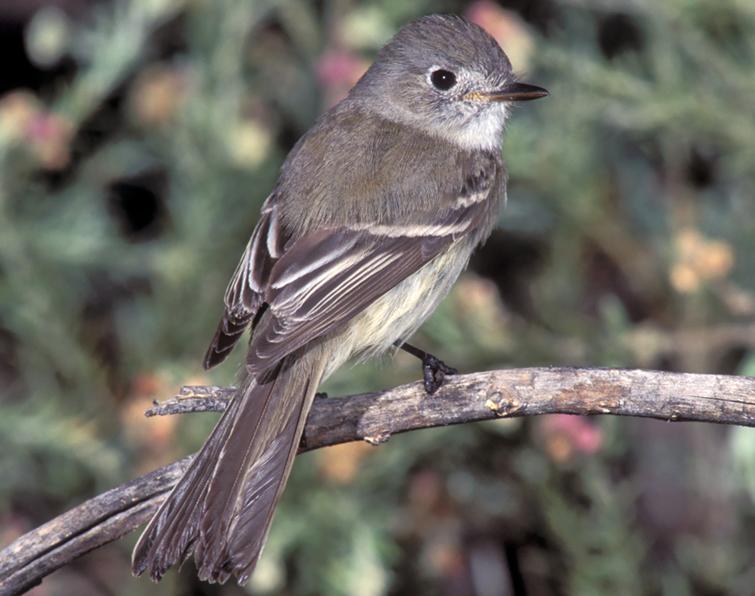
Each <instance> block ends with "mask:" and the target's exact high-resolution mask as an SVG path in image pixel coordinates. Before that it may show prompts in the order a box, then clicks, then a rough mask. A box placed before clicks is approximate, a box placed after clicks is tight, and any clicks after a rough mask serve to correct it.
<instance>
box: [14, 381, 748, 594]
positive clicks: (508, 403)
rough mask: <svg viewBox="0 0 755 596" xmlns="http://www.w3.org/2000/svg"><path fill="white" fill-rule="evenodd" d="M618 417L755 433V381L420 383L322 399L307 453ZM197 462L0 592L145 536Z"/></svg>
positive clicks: (59, 522) (179, 465)
mask: <svg viewBox="0 0 755 596" xmlns="http://www.w3.org/2000/svg"><path fill="white" fill-rule="evenodd" d="M232 395H233V389H232V388H222V387H184V388H183V389H182V390H181V393H180V394H179V395H178V396H176V397H174V398H172V399H170V400H168V401H166V402H163V403H157V404H156V405H155V406H154V407H153V408H151V409H150V410H148V412H147V415H148V416H156V415H166V414H177V413H185V412H205V411H222V410H223V409H224V408H225V405H226V403H227V401H228V399H229V398H230V397H231V396H232ZM555 413H560V414H614V415H619V416H642V417H648V418H658V419H660V420H669V421H681V420H696V421H700V422H717V423H725V424H738V425H742V426H755V377H733V376H725V375H698V374H684V373H666V372H655V371H641V370H620V369H573V368H527V369H516V370H503V371H492V372H485V373H475V374H470V375H461V376H455V377H452V378H449V379H448V382H447V384H446V385H445V386H443V387H442V388H441V389H440V390H439V391H438V392H437V393H436V394H435V395H433V396H432V397H428V396H426V395H425V393H424V390H423V388H422V386H421V384H419V383H413V384H411V385H403V386H401V387H396V388H395V389H391V390H388V391H384V392H380V393H369V394H363V395H354V396H350V397H344V398H340V399H317V400H315V403H314V406H313V408H312V412H311V414H310V416H309V419H308V420H307V426H306V429H305V432H304V437H303V439H302V447H301V450H302V451H307V450H310V449H317V448H319V447H325V446H327V445H335V444H337V443H345V442H348V441H355V440H364V441H369V442H370V443H373V444H379V443H383V442H385V441H386V440H388V438H390V436H391V435H393V434H396V433H401V432H405V431H409V430H413V429H419V428H429V427H434V426H446V425H449V424H461V423H464V422H474V421H478V420H489V419H494V418H502V417H515V416H531V415H537V414H555ZM190 460H191V458H190V457H187V458H184V459H182V460H181V461H178V462H176V463H173V464H171V465H169V466H166V467H164V468H161V469H159V470H156V471H154V472H151V473H150V474H147V475H145V476H142V477H140V478H137V479H135V480H132V481H131V482H129V483H127V484H124V485H122V486H119V487H117V488H114V489H112V490H110V491H108V492H106V493H104V494H102V495H99V496H97V497H95V498H93V499H90V500H89V501H87V502H85V503H83V504H82V505H79V506H78V507H75V508H74V509H71V510H70V511H68V512H67V513H64V514H63V515H61V516H59V517H57V518H55V519H53V520H52V521H50V522H48V523H46V524H44V525H43V526H41V527H39V528H37V529H35V530H32V531H31V532H29V533H27V534H25V535H23V536H21V537H20V538H18V539H17V540H16V541H15V542H13V543H12V544H10V545H9V546H8V547H6V548H5V549H4V550H3V551H2V552H0V594H2V595H5V594H19V593H21V592H23V591H25V590H28V589H29V588H31V587H32V586H34V585H36V584H38V583H39V582H41V581H42V578H44V577H45V576H46V575H49V574H50V573H52V572H53V571H54V570H55V569H58V568H59V567H62V566H63V565H65V564H66V563H68V562H70V561H71V560H73V559H75V558H76V557H78V556H80V555H82V554H84V553H86V552H88V551H90V550H93V549H95V548H98V547H100V546H102V545H104V544H107V543H108V542H112V541H113V540H117V539H118V538H120V537H121V536H123V535H125V534H127V533H128V532H131V531H132V530H134V529H136V528H137V527H138V526H139V525H140V524H142V523H143V522H144V521H146V520H147V519H148V518H149V517H150V515H152V514H153V513H154V511H155V510H156V509H157V507H158V506H159V504H160V503H161V502H162V500H163V499H164V498H165V497H166V495H167V493H168V491H170V489H171V487H172V486H173V484H174V483H175V482H176V481H177V480H178V478H180V476H181V474H182V473H183V472H184V470H185V469H186V467H187V466H188V463H189V461H190Z"/></svg>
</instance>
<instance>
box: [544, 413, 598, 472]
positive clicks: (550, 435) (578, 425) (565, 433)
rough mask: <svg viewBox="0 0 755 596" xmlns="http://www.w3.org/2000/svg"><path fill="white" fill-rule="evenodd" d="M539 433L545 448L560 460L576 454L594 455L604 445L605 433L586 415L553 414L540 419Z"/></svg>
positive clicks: (565, 459)
mask: <svg viewBox="0 0 755 596" xmlns="http://www.w3.org/2000/svg"><path fill="white" fill-rule="evenodd" d="M538 422H539V425H538V433H539V434H540V435H541V436H542V438H543V441H544V443H545V450H546V451H547V452H548V454H549V455H550V456H551V457H552V458H553V459H554V460H556V461H558V462H565V461H568V460H571V459H572V458H573V457H574V456H575V455H577V454H582V455H593V454H595V453H597V452H598V451H599V450H600V448H601V446H602V445H603V433H602V432H601V430H600V429H599V428H597V427H596V426H595V425H594V424H592V423H591V422H589V421H588V420H587V418H585V417H584V416H572V415H570V414H552V415H549V416H544V417H542V418H540V419H539V421H538Z"/></svg>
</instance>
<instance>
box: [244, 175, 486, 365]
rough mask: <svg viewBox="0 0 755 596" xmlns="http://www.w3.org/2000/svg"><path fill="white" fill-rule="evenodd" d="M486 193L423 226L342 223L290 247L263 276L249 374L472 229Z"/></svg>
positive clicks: (348, 314) (334, 325)
mask: <svg viewBox="0 0 755 596" xmlns="http://www.w3.org/2000/svg"><path fill="white" fill-rule="evenodd" d="M489 190H490V189H489V188H488V189H486V190H485V191H484V192H478V193H475V194H473V195H469V196H460V197H459V198H458V199H457V200H456V201H455V202H454V203H452V204H451V206H450V207H448V208H446V209H444V210H443V211H442V212H441V213H438V214H437V215H436V217H434V218H433V219H430V220H429V221H428V223H426V224H422V225H419V224H403V225H399V224H394V225H374V226H352V227H348V226H343V227H338V228H333V229H323V230H318V231H316V232H313V233H310V234H307V235H305V236H303V237H301V238H300V239H298V240H297V241H296V242H294V243H293V244H292V245H291V247H290V249H288V250H286V252H285V253H284V254H283V255H282V256H281V258H280V259H279V260H278V261H277V262H276V263H275V265H274V267H273V269H272V271H271V272H270V277H269V279H268V287H267V290H266V292H265V296H264V301H265V302H266V303H267V304H268V305H269V309H268V313H267V314H266V316H265V317H264V319H261V320H260V323H259V324H258V325H257V327H256V328H255V330H254V335H253V337H252V342H251V345H250V349H249V355H248V357H247V366H248V367H249V369H250V372H252V373H256V374H259V373H263V372H264V371H266V370H268V369H269V368H270V367H271V366H273V365H275V364H276V363H277V362H279V361H280V360H281V359H282V358H284V357H285V356H287V355H288V354H291V353H292V352H294V351H296V350H298V349H299V348H301V347H303V346H304V345H306V344H307V343H309V342H310V341H312V340H314V339H316V338H318V337H321V336H322V335H324V334H326V333H328V332H330V331H333V330H336V329H338V328H339V327H340V326H342V325H343V324H345V323H346V322H347V321H348V320H349V319H351V318H352V317H354V316H355V315H356V314H358V313H359V312H360V311H362V310H363V309H364V308H366V307H367V306H368V305H370V304H371V303H372V302H374V301H375V300H377V299H378V298H379V297H380V296H382V295H383V294H385V293H386V292H387V291H388V290H390V289H391V288H393V287H394V286H396V285H397V284H398V283H400V282H401V281H402V280H404V279H406V278H407V277H409V276H410V275H411V274H412V273H414V272H416V271H417V270H419V269H420V268H421V267H422V266H423V265H425V264H426V263H427V262H428V261H430V260H431V259H433V258H434V257H435V256H437V255H438V254H440V253H441V252H443V251H444V250H446V249H447V248H448V247H449V246H450V245H451V244H453V243H454V242H455V241H456V239H458V238H459V237H460V236H462V235H463V234H465V233H468V232H470V231H472V230H473V229H474V228H475V227H476V226H478V225H480V222H481V221H482V220H483V218H484V216H485V215H486V214H487V212H488V210H489V205H488V204H487V201H486V200H485V199H486V198H487V195H488V194H489Z"/></svg>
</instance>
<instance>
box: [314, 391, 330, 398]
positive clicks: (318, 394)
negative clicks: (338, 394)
mask: <svg viewBox="0 0 755 596" xmlns="http://www.w3.org/2000/svg"><path fill="white" fill-rule="evenodd" d="M315 399H328V394H327V393H325V392H324V391H318V392H317V393H315Z"/></svg>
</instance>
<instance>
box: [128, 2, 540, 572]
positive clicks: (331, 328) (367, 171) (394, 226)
mask: <svg viewBox="0 0 755 596" xmlns="http://www.w3.org/2000/svg"><path fill="white" fill-rule="evenodd" d="M545 95H547V92H546V91H545V90H544V89H541V88H539V87H535V86H532V85H526V84H524V83H520V82H518V81H517V80H516V79H515V77H514V75H513V74H512V70H511V63H510V62H509V60H508V58H507V57H506V55H505V54H504V52H503V50H501V48H500V47H499V46H498V44H497V43H496V42H495V40H494V39H493V38H492V37H490V35H488V34H487V33H486V32H485V31H484V30H483V29H481V28H480V27H478V26H477V25H475V24H473V23H470V22H469V21H467V20H465V19H463V18H461V17H457V16H440V15H434V16H428V17H424V18H421V19H419V20H417V21H414V22H412V23H410V24H408V25H406V26H405V27H403V28H402V29H401V30H400V31H399V32H398V33H397V34H396V36H395V37H394V38H393V39H392V40H391V41H390V42H389V43H388V44H387V45H386V46H385V47H384V48H383V49H382V50H381V51H380V53H379V54H378V56H377V59H376V60H375V63H374V64H373V65H372V66H371V67H370V69H369V70H368V71H367V72H366V73H365V75H364V76H363V77H362V78H361V79H360V80H359V82H358V83H357V84H356V85H355V86H354V88H353V89H352V90H351V92H350V93H349V95H348V97H346V98H345V99H344V100H343V101H341V102H340V103H339V104H338V105H336V106H335V107H333V108H332V109H331V110H330V111H328V112H327V113H326V114H324V115H323V116H322V117H320V119H319V120H318V121H317V122H316V123H315V125H314V126H313V127H312V128H311V129H310V130H309V131H308V132H307V133H306V134H305V135H304V136H303V137H302V138H301V139H300V140H299V142H298V143H297V144H296V146H295V147H294V148H293V150H292V151H291V153H290V154H289V156H288V158H287V159H286V161H285V163H284V164H283V167H282V169H281V173H280V178H279V180H278V182H277V184H276V185H275V187H274V188H273V190H272V192H271V193H270V196H269V197H268V198H267V200H266V201H265V204H264V206H263V208H262V214H261V217H260V219H259V223H258V224H257V226H256V228H255V230H254V232H253V233H252V237H251V240H250V241H249V244H248V245H247V247H246V250H245V251H244V254H243V255H242V257H241V261H240V263H239V265H238V267H237V269H236V272H235V273H234V275H233V278H232V279H231V282H230V284H229V286H228V289H227V290H226V293H225V312H224V314H223V318H222V321H221V322H220V325H219V326H218V329H217V332H216V333H215V337H214V338H213V340H212V344H211V345H210V348H209V350H208V351H207V355H206V357H205V366H206V367H207V368H209V367H211V366H214V365H216V364H218V363H219V362H221V361H222V360H223V359H225V357H226V356H227V355H228V353H229V352H230V350H231V349H232V348H233V346H234V344H235V343H236V342H237V340H238V339H239V337H240V336H241V334H242V333H243V331H244V330H245V329H246V328H247V327H251V329H252V335H251V340H250V345H249V352H248V356H247V359H246V366H245V367H244V370H243V373H242V379H241V382H240V388H239V390H238V393H237V395H236V396H235V397H234V398H233V400H232V401H231V403H230V404H229V405H228V408H227V410H226V412H225V413H224V414H223V416H222V417H221V418H220V420H219V421H218V423H217V425H216V426H215V429H214V430H213V431H212V434H211V435H210V437H209V438H208V439H207V442H206V443H205V444H204V446H203V447H202V449H201V451H200V452H199V454H198V455H197V456H196V458H195V459H194V461H193V462H192V464H191V466H190V467H189V469H188V470H187V472H186V474H185V475H184V476H183V477H182V478H181V480H180V481H179V482H178V484H177V485H176V487H175V488H174V489H173V491H172V492H171V494H170V495H169V497H168V498H167V500H166V501H165V502H164V503H163V505H162V506H161V507H160V509H159V511H158V512H157V513H156V514H155V516H154V517H153V518H152V520H151V521H150V523H149V525H148V526H147V528H146V529H145V530H144V533H143V534H142V536H141V538H140V539H139V542H138V544H137V545H136V548H135V549H134V555H133V571H134V573H135V574H137V575H138V574H141V573H143V572H145V571H148V572H149V574H150V575H151V577H152V578H153V579H155V580H159V579H160V577H161V576H162V575H163V574H164V573H165V571H166V570H167V569H168V568H169V567H170V566H171V565H174V564H175V563H179V562H181V561H183V560H184V559H185V558H187V557H188V556H189V555H190V554H191V553H192V552H193V553H194V560H195V562H196V565H197V569H198V573H199V577H200V578H201V579H202V580H206V581H211V582H224V581H226V580H227V579H228V578H229V577H230V576H231V575H234V576H235V577H236V578H237V579H238V582H239V583H244V582H246V581H247V580H248V579H249V576H250V574H251V573H252V571H253V569H254V566H255V564H256V563H257V561H258V559H259V557H260V554H261V552H262V547H263V546H264V543H265V539H266V537H267V534H268V531H269V528H270V523H271V520H272V517H273V512H274V510H275V505H276V503H277V502H278V500H279V499H280V496H281V494H282V492H283V489H284V487H285V484H286V480H287V479H288V476H289V473H290V471H291V466H292V464H293V460H294V456H295V455H296V451H297V447H298V445H299V441H300V437H301V434H302V431H303V428H304V423H305V421H306V418H307V414H308V412H309V410H310V406H311V405H312V400H313V398H314V396H315V392H316V390H317V387H318V385H319V384H320V383H321V382H322V380H323V379H325V378H326V377H327V376H328V375H329V374H330V373H332V372H333V371H334V370H336V369H337V368H338V367H339V366H341V365H342V364H343V363H344V362H345V361H347V360H349V359H352V358H367V357H370V356H374V355H376V354H380V353H382V352H385V351H386V350H390V349H391V348H392V346H394V345H398V346H403V345H404V344H405V342H406V340H407V339H408V338H409V337H410V336H411V335H412V333H414V331H415V330H416V329H417V328H418V327H419V326H420V325H421V324H422V322H423V321H424V320H425V319H426V318H427V317H428V316H429V315H430V314H431V313H432V312H433V310H434V309H435V307H436V306H437V305H438V303H439V302H440V301H441V300H442V299H443V298H444V297H445V296H446V294H447V293H448V291H449V290H450V288H451V286H452V284H453V283H454V282H455V281H456V279H457V277H458V276H459V274H460V273H461V272H462V270H463V269H464V268H465V267H466V265H467V262H468V261H469V257H470V255H471V254H472V251H473V250H474V249H475V247H476V246H477V245H479V244H480V242H482V241H484V240H485V239H486V238H487V237H488V235H489V234H490V232H491V230H492V228H493V226H494V224H495V221H496V219H497V215H498V210H499V208H500V207H501V204H502V203H503V202H504V201H505V195H506V171H505V168H504V164H503V161H502V158H501V151H500V142H501V135H502V132H503V128H504V124H505V122H506V118H507V116H508V113H509V103H510V102H513V101H519V100H528V99H535V98H538V97H543V96H545ZM406 348H407V349H408V350H409V351H411V352H412V353H415V354H416V355H419V356H420V357H422V358H423V362H424V365H425V381H426V383H425V385H426V388H427V389H428V391H434V390H435V389H436V388H437V386H438V384H439V383H440V382H442V377H443V374H444V373H452V372H454V371H453V369H450V368H448V367H446V366H445V365H444V364H443V363H442V362H440V361H438V360H437V359H434V358H433V357H432V356H431V355H429V354H425V353H424V352H422V351H421V350H418V349H416V348H413V347H412V346H409V345H408V344H406Z"/></svg>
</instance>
